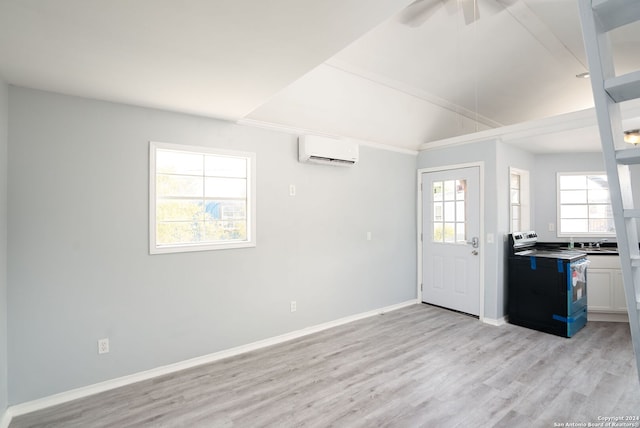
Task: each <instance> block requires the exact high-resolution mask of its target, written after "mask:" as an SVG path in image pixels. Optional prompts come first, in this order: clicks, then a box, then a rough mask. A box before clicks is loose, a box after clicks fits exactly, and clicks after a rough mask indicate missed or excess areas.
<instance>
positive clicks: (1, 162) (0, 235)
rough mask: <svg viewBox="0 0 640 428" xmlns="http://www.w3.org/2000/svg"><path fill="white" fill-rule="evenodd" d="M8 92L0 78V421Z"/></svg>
mask: <svg viewBox="0 0 640 428" xmlns="http://www.w3.org/2000/svg"><path fill="white" fill-rule="evenodd" d="M8 105H9V92H8V87H7V85H6V83H5V82H4V81H3V80H2V78H1V77H0V421H1V420H2V414H3V413H4V411H5V409H6V408H7V404H8V390H7V388H8V386H7V146H8V121H7V119H8Z"/></svg>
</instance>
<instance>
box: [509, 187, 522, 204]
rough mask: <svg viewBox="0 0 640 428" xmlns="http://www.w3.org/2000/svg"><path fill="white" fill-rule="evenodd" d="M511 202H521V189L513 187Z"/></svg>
mask: <svg viewBox="0 0 640 428" xmlns="http://www.w3.org/2000/svg"><path fill="white" fill-rule="evenodd" d="M511 203H512V204H519V203H520V190H518V189H511Z"/></svg>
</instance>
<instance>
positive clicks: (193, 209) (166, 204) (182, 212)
mask: <svg viewBox="0 0 640 428" xmlns="http://www.w3.org/2000/svg"><path fill="white" fill-rule="evenodd" d="M156 219H157V220H158V221H166V220H182V221H190V220H204V211H203V209H202V200H201V199H198V200H184V199H158V202H157V204H156Z"/></svg>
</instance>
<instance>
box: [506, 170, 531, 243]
mask: <svg viewBox="0 0 640 428" xmlns="http://www.w3.org/2000/svg"><path fill="white" fill-rule="evenodd" d="M530 219H531V213H530V203H529V171H526V170H523V169H517V168H509V220H510V228H511V233H514V232H523V231H527V230H529V229H530Z"/></svg>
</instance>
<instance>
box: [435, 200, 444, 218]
mask: <svg viewBox="0 0 640 428" xmlns="http://www.w3.org/2000/svg"><path fill="white" fill-rule="evenodd" d="M433 220H434V221H443V220H444V217H443V216H442V202H434V203H433Z"/></svg>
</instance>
